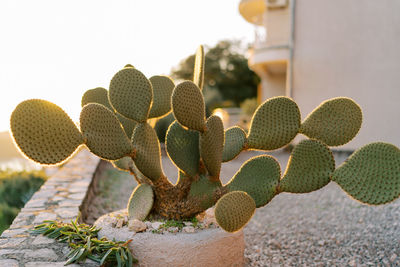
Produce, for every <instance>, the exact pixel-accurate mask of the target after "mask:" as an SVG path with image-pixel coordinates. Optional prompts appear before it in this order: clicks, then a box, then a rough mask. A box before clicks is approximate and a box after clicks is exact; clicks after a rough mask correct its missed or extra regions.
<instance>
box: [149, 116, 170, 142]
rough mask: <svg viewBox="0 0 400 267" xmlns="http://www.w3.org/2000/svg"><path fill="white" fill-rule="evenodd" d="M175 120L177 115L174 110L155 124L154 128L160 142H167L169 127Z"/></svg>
mask: <svg viewBox="0 0 400 267" xmlns="http://www.w3.org/2000/svg"><path fill="white" fill-rule="evenodd" d="M174 121H175V117H174V114H173V113H172V112H171V113H169V114H168V115H167V116H165V117H162V118H160V119H158V120H157V122H156V124H155V125H154V130H155V131H156V133H157V136H158V140H159V141H160V143H165V136H166V134H167V131H168V128H169V126H170V125H171V123H173V122H174Z"/></svg>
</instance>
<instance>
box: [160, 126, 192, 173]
mask: <svg viewBox="0 0 400 267" xmlns="http://www.w3.org/2000/svg"><path fill="white" fill-rule="evenodd" d="M165 145H166V149H167V153H168V156H169V158H170V159H171V160H172V161H173V162H174V164H175V165H176V166H177V167H178V168H179V169H181V170H182V171H183V172H185V173H186V174H187V175H189V176H195V175H196V174H197V172H198V169H199V164H200V151H199V132H197V131H193V130H186V129H184V128H183V127H182V126H181V125H180V124H179V123H178V122H177V121H175V122H173V123H172V124H171V125H170V127H169V128H168V132H167V136H166V144H165Z"/></svg>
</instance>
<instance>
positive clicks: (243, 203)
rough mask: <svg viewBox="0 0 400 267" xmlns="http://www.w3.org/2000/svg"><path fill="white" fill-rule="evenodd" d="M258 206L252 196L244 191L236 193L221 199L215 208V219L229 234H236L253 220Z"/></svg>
mask: <svg viewBox="0 0 400 267" xmlns="http://www.w3.org/2000/svg"><path fill="white" fill-rule="evenodd" d="M255 209H256V204H255V202H254V200H253V198H252V197H251V196H249V195H248V194H247V193H245V192H242V191H235V192H230V193H228V194H225V195H224V196H223V197H221V198H220V199H219V200H218V202H217V204H216V206H215V219H217V223H218V224H219V226H221V228H222V229H224V230H225V231H227V232H236V231H239V230H240V229H241V228H243V227H244V226H245V225H246V224H247V223H248V222H249V221H250V219H251V217H252V216H253V214H254V211H255Z"/></svg>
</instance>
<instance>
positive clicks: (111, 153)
mask: <svg viewBox="0 0 400 267" xmlns="http://www.w3.org/2000/svg"><path fill="white" fill-rule="evenodd" d="M80 123H81V131H82V134H83V136H84V137H85V140H86V142H85V144H86V146H87V147H88V148H89V149H90V151H91V152H92V153H93V154H95V155H97V156H99V157H101V158H104V159H108V160H117V159H120V158H123V157H125V156H130V155H131V154H132V152H133V147H132V144H131V142H130V140H129V138H128V137H127V136H126V134H125V131H124V129H123V128H122V126H121V124H120V123H119V121H118V119H117V117H116V116H115V114H114V113H113V112H112V111H111V110H109V109H108V108H106V107H105V106H103V105H100V104H97V103H90V104H87V105H85V106H84V107H83V109H82V112H81V116H80Z"/></svg>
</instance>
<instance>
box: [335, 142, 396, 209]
mask: <svg viewBox="0 0 400 267" xmlns="http://www.w3.org/2000/svg"><path fill="white" fill-rule="evenodd" d="M332 180H333V181H335V182H336V183H338V184H339V185H340V187H342V189H343V190H344V191H346V192H347V193H348V194H349V195H350V196H351V197H353V198H355V199H357V200H359V201H361V202H363V203H367V204H372V205H379V204H384V203H387V202H390V201H393V200H394V199H397V198H398V197H399V196H400V149H399V148H397V147H396V146H394V145H392V144H388V143H382V142H378V143H371V144H368V145H366V146H364V147H362V148H360V149H358V150H357V151H355V152H354V153H353V154H352V155H351V156H350V157H349V158H348V159H347V160H346V161H345V162H344V163H343V164H342V165H340V166H339V168H337V169H336V170H335V172H334V173H333V175H332Z"/></svg>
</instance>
